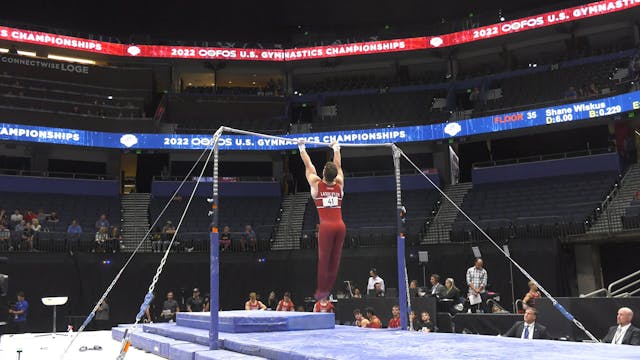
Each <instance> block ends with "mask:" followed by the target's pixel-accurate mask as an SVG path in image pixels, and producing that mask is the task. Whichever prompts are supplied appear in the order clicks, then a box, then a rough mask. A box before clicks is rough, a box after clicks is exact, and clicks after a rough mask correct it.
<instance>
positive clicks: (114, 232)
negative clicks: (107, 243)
mask: <svg viewBox="0 0 640 360" xmlns="http://www.w3.org/2000/svg"><path fill="white" fill-rule="evenodd" d="M109 239H110V240H111V249H110V250H111V251H112V252H116V251H118V250H120V246H122V233H120V229H119V228H118V227H117V226H114V227H112V228H111V232H110V234H109Z"/></svg>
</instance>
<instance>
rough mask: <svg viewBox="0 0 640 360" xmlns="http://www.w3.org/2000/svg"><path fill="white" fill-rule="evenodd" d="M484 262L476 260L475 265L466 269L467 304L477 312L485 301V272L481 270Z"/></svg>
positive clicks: (479, 259)
mask: <svg viewBox="0 0 640 360" xmlns="http://www.w3.org/2000/svg"><path fill="white" fill-rule="evenodd" d="M483 265H484V262H483V261H482V259H481V258H477V259H476V261H475V265H474V266H472V267H470V268H469V269H467V285H469V302H470V304H471V310H472V311H473V312H478V308H479V305H480V306H482V304H484V302H485V301H486V300H485V294H486V291H485V288H486V287H487V270H485V269H484V268H483Z"/></svg>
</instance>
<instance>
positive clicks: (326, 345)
mask: <svg viewBox="0 0 640 360" xmlns="http://www.w3.org/2000/svg"><path fill="white" fill-rule="evenodd" d="M152 329H153V330H152ZM144 330H145V331H154V332H155V334H159V333H163V334H165V336H167V337H173V336H176V334H180V333H182V335H177V336H179V337H184V336H187V335H186V334H191V335H190V336H192V337H193V338H194V339H196V340H198V341H203V344H206V337H207V331H205V330H201V329H190V328H186V327H181V326H177V325H175V324H151V325H145V327H144ZM220 339H221V344H222V347H223V348H224V349H226V350H231V351H235V352H238V353H243V354H247V355H253V356H259V357H265V358H269V359H281V360H302V359H345V360H354V359H367V360H377V359H403V360H404V359H437V360H448V359H452V360H453V359H455V360H459V359H483V358H484V359H492V360H493V359H505V360H507V359H509V360H511V359H515V358H535V359H545V360H552V359H568V360H573V359H575V360H578V359H580V360H582V359H598V360H600V359H640V348H639V347H635V346H616V345H610V344H589V343H575V342H563V341H551V340H533V341H525V340H521V339H514V338H503V337H496V336H483V335H463V334H448V333H433V334H427V333H416V332H408V331H393V330H375V329H360V328H356V327H350V326H336V327H335V329H327V330H308V331H289V332H279V333H277V332H273V333H250V334H231V333H220ZM180 340H182V339H180Z"/></svg>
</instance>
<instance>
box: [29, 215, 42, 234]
mask: <svg viewBox="0 0 640 360" xmlns="http://www.w3.org/2000/svg"><path fill="white" fill-rule="evenodd" d="M31 228H33V231H35V232H39V231H42V225H40V221H39V220H38V218H35V219H33V221H32V222H31Z"/></svg>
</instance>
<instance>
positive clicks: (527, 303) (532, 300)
mask: <svg viewBox="0 0 640 360" xmlns="http://www.w3.org/2000/svg"><path fill="white" fill-rule="evenodd" d="M528 285H529V292H528V293H527V294H526V295H525V296H524V299H522V308H523V309H524V310H526V309H528V308H530V307H536V299H539V298H540V297H542V294H540V290H538V284H536V283H535V281H533V280H530V281H529V282H528Z"/></svg>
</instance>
